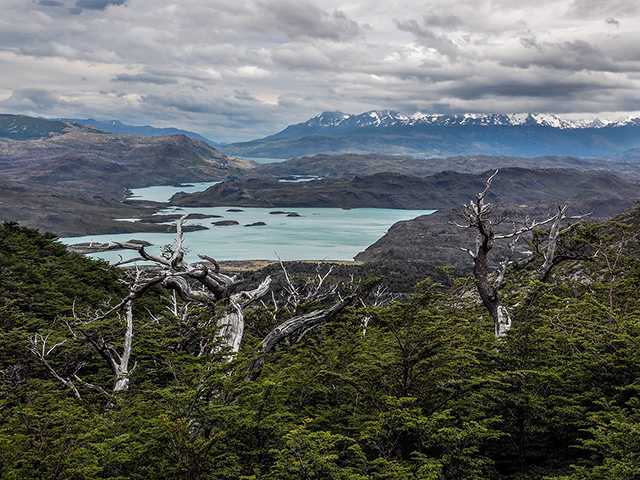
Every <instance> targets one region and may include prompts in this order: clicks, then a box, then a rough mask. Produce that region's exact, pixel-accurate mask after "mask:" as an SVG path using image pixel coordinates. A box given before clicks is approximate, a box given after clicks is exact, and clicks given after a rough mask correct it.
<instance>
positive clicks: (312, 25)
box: [257, 0, 362, 41]
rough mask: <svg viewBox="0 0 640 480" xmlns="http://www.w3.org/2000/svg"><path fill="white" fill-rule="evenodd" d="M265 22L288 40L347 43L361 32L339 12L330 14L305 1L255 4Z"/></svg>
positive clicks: (355, 23) (360, 29) (292, 0)
mask: <svg viewBox="0 0 640 480" xmlns="http://www.w3.org/2000/svg"><path fill="white" fill-rule="evenodd" d="M257 5H258V7H259V10H260V12H261V13H263V14H264V16H265V17H264V23H265V24H266V25H267V26H268V27H269V28H275V29H277V30H281V31H283V32H284V33H285V34H286V35H287V36H288V37H289V38H291V39H300V38H312V39H313V38H318V39H328V40H335V41H342V40H349V39H352V38H354V37H357V36H358V35H360V34H361V33H362V28H361V27H360V25H358V23H357V22H355V21H353V20H351V19H350V18H348V17H347V15H345V13H344V12H342V11H340V10H334V11H333V12H332V13H329V12H327V11H325V10H323V9H322V8H320V7H318V6H316V5H313V4H311V3H307V2H300V1H295V0H276V1H272V2H268V3H267V2H258V4H257Z"/></svg>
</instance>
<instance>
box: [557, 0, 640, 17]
mask: <svg viewBox="0 0 640 480" xmlns="http://www.w3.org/2000/svg"><path fill="white" fill-rule="evenodd" d="M637 12H638V3H637V2H635V1H628V0H575V1H574V2H573V3H572V5H571V7H570V9H569V13H570V15H574V16H576V17H578V18H599V17H602V16H604V15H607V16H613V15H616V16H628V15H635V14H636V13H637Z"/></svg>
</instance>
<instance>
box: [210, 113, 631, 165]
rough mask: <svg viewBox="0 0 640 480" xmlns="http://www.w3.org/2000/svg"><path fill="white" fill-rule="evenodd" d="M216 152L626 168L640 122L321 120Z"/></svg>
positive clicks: (338, 116)
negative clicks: (570, 162) (589, 161)
mask: <svg viewBox="0 0 640 480" xmlns="http://www.w3.org/2000/svg"><path fill="white" fill-rule="evenodd" d="M219 148H220V150H221V151H223V152H225V153H227V154H229V155H235V156H247V157H266V158H284V159H286V158H293V157H299V156H305V155H315V154H330V155H336V154H341V153H359V154H371V153H378V154H385V155H406V156H412V157H420V158H424V157H452V156H458V155H500V156H519V157H538V156H547V155H557V156H579V157H587V158H597V157H610V158H612V159H617V160H622V161H630V160H634V159H637V158H640V118H626V119H621V120H606V119H603V118H596V119H593V120H589V121H568V120H564V119H561V118H559V117H557V116H554V115H548V114H534V113H526V114H514V115H502V114H460V115H435V114H434V115H428V114H414V115H405V114H402V113H398V112H393V111H386V110H385V111H370V112H366V113H362V114H360V115H350V114H346V113H342V112H324V113H322V114H320V115H317V116H315V117H313V118H311V119H310V120H308V121H306V122H303V123H298V124H295V125H290V126H288V127H287V128H285V129H284V130H282V131H281V132H278V133H276V134H273V135H270V136H268V137H265V138H263V139H259V140H253V141H250V142H241V143H233V144H229V145H224V146H220V147H219Z"/></svg>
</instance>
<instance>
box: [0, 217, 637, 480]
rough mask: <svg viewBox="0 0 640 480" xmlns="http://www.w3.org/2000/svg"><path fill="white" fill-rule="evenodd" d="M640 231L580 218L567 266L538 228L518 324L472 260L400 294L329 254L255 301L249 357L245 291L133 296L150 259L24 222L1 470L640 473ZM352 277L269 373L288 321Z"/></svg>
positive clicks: (11, 258) (16, 245)
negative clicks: (234, 317) (545, 256)
mask: <svg viewBox="0 0 640 480" xmlns="http://www.w3.org/2000/svg"><path fill="white" fill-rule="evenodd" d="M625 232H626V229H625V228H624V227H623V226H622V225H619V224H618V225H609V226H607V227H605V226H602V225H597V224H593V223H584V224H582V225H580V226H578V227H575V228H573V229H570V230H565V231H564V233H563V234H562V235H561V237H560V242H559V244H558V250H557V251H558V252H559V254H562V255H565V256H567V257H570V254H571V253H574V254H576V255H574V257H575V258H580V259H574V260H568V261H566V262H564V263H561V264H559V265H558V266H555V267H554V270H553V271H552V273H551V275H549V276H548V277H547V278H546V281H545V282H541V281H538V280H535V278H536V274H535V272H536V269H537V268H538V266H539V265H540V263H541V262H542V256H541V254H540V253H539V252H541V251H542V250H541V249H540V248H538V247H540V244H541V243H540V242H542V239H544V238H545V235H542V234H541V233H538V234H536V235H534V237H533V241H532V244H531V245H532V248H533V251H534V253H533V254H532V255H531V256H530V257H529V259H528V261H527V262H525V263H520V264H517V265H515V266H514V268H511V269H510V270H509V271H508V272H507V276H506V279H505V282H504V287H503V289H502V290H501V296H502V301H503V303H504V304H505V305H509V306H510V307H511V314H512V318H513V327H512V328H511V330H510V331H509V332H508V334H507V335H506V336H504V337H502V338H500V339H496V337H495V336H494V327H493V321H492V320H491V317H490V316H489V314H488V313H487V312H486V311H485V310H484V308H483V306H482V304H481V303H480V301H479V299H478V298H477V295H476V294H475V293H474V292H475V290H474V282H473V281H472V280H470V279H462V280H452V281H451V282H450V283H447V284H446V285H435V284H432V283H430V282H429V281H428V280H425V281H424V282H422V283H421V284H419V285H417V286H416V288H415V294H414V295H413V296H411V297H410V298H407V299H404V300H401V301H400V300H396V301H395V302H394V301H392V300H393V299H392V298H389V297H387V296H385V295H384V288H383V287H384V279H382V280H381V283H379V284H378V286H374V285H373V284H374V283H375V282H371V281H365V280H364V279H361V280H359V279H357V278H354V279H353V282H356V283H358V282H360V285H359V287H358V288H355V287H354V285H353V283H352V284H340V285H337V284H336V283H335V281H334V280H332V277H331V275H328V276H327V275H325V273H319V274H318V275H317V276H316V277H315V279H314V278H307V279H304V278H293V277H292V278H289V279H288V282H285V284H284V288H282V287H283V286H282V285H281V286H280V287H281V288H280V289H279V290H278V291H279V292H281V293H282V294H277V295H275V296H274V297H273V299H272V298H271V297H270V296H265V297H264V303H259V302H258V303H254V306H253V307H252V308H251V309H248V310H247V311H246V323H245V332H244V337H243V340H242V343H241V345H240V349H239V352H238V354H237V355H231V354H230V352H229V351H228V350H225V349H224V348H222V347H220V346H219V345H218V346H217V344H216V338H217V337H216V329H217V328H219V327H216V322H215V319H216V315H217V313H220V312H222V311H224V310H225V309H226V308H227V305H223V304H222V303H218V304H212V303H207V302H199V301H198V299H197V298H195V299H191V300H189V301H188V302H183V301H182V300H180V298H179V296H178V297H176V296H175V295H172V294H171V292H170V291H168V290H165V289H164V288H162V287H161V285H162V284H161V283H157V284H156V285H150V286H149V288H146V289H145V290H144V291H140V292H139V294H138V295H135V296H133V297H132V296H131V295H129V297H127V295H128V293H129V292H131V291H132V289H131V283H132V282H135V281H136V278H138V277H137V272H136V270H135V269H130V268H129V269H126V270H121V269H117V268H107V265H106V264H105V263H103V262H96V261H92V260H89V259H87V258H84V257H82V256H80V255H77V254H71V253H68V252H67V251H66V250H65V248H64V246H63V245H61V244H60V243H58V242H57V241H56V238H55V237H54V236H53V235H48V234H45V235H43V234H40V233H38V232H37V231H35V230H31V229H27V228H23V227H20V226H19V225H18V224H15V223H5V224H4V225H2V226H1V227H0V271H1V272H2V274H1V275H0V412H2V413H1V415H0V478H8V479H9V478H10V479H32V478H33V479H36V478H38V479H40V478H56V479H84V478H104V479H106V478H110V479H116V478H117V479H123V478H128V479H136V478H138V479H166V478H176V479H177V478H184V479H376V480H377V479H398V480H400V479H402V480H405V479H472V478H473V479H477V478H483V479H484V478H486V479H492V478H495V479H498V478H503V479H537V478H550V479H557V480H560V479H565V480H566V479H600V478H615V479H633V478H637V474H638V472H640V460H639V459H640V441H639V439H640V436H639V435H638V431H639V429H640V401H639V393H640V392H639V388H638V384H639V375H640V374H639V372H640V355H639V350H638V333H639V327H640V323H639V320H638V319H639V318H640V316H639V315H640V309H639V306H638V303H637V291H638V288H639V283H640V261H639V260H638V258H637V257H636V256H633V255H627V253H626V249H625V246H626V244H627V243H628V240H629V235H630V234H629V233H625ZM178 248H179V245H178ZM174 249H175V247H174ZM166 253H167V256H166V258H167V259H171V261H173V260H175V258H176V257H175V255H174V254H175V251H172V250H171V247H168V250H167V252H166ZM209 260H212V259H209ZM209 269H210V270H209V272H210V273H211V275H214V272H215V275H222V273H223V272H220V271H219V270H218V269H214V267H213V266H210V267H209ZM203 272H205V274H206V273H207V272H208V270H206V269H205V270H203ZM138 273H139V271H138ZM192 273H193V274H194V275H195V273H194V272H192ZM215 278H218V277H215ZM253 287H255V285H254V286H253ZM354 292H356V294H357V296H358V298H356V297H354V296H353V295H354ZM347 297H349V298H353V299H354V301H353V302H351V303H350V306H348V307H346V308H344V309H343V310H341V312H340V313H339V314H337V315H335V316H333V317H331V318H330V319H327V321H324V322H322V323H319V324H317V325H316V327H315V328H312V329H309V330H307V331H304V332H299V333H297V334H296V335H290V336H289V337H288V338H287V339H285V340H284V341H283V342H282V343H280V344H279V345H278V346H277V347H276V348H274V349H273V350H271V351H270V352H269V353H268V354H267V355H266V357H265V363H264V366H263V367H262V368H261V369H260V368H259V369H257V370H255V369H254V370H253V371H252V372H251V374H249V372H248V369H249V366H250V365H253V366H255V360H256V355H258V354H259V353H260V348H261V347H260V345H262V343H261V342H263V340H264V339H265V338H266V337H268V335H271V334H273V332H274V331H275V330H277V328H279V327H276V326H280V325H286V322H287V320H288V319H291V318H296V317H297V316H301V315H302V316H306V317H305V318H309V316H312V315H313V313H314V312H317V311H319V309H320V310H322V309H326V308H327V307H328V306H330V305H335V303H336V302H339V300H340V298H343V299H344V298H347ZM127 299H129V300H130V301H131V305H132V309H131V316H130V318H129V317H128V315H127V314H128V309H127V308H126V305H127V304H128V302H124V301H123V300H127ZM273 300H276V301H277V303H278V307H277V308H276V307H275V306H274V303H273ZM118 304H122V308H118V309H115V310H113V311H110V307H109V305H111V306H115V305H118ZM129 323H130V326H131V329H132V335H130V336H128V335H127V330H128V324H129ZM274 327H276V328H275V330H274ZM128 347H131V348H130V354H131V357H130V359H129V360H130V361H129V370H128V374H127V375H126V380H127V381H126V382H124V383H120V386H119V387H118V388H114V387H116V386H117V385H116V382H115V377H114V374H113V372H114V369H113V364H114V362H115V363H117V365H123V356H124V354H125V352H127V351H128V350H127V349H128Z"/></svg>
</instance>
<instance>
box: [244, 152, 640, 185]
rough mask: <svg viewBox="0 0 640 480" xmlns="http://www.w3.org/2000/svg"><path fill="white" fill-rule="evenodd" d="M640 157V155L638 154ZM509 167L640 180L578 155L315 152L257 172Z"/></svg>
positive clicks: (636, 168) (634, 169)
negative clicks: (440, 155) (437, 155)
mask: <svg viewBox="0 0 640 480" xmlns="http://www.w3.org/2000/svg"><path fill="white" fill-rule="evenodd" d="M638 158H640V156H639V157H638ZM506 167H523V168H530V169H536V168H574V169H576V170H602V171H605V172H609V173H613V174H615V175H620V176H623V177H626V178H630V179H632V180H640V163H638V162H631V161H609V160H594V159H585V158H577V157H536V158H523V157H504V156H500V157H495V156H489V155H466V156H458V157H449V158H429V159H418V158H412V157H406V156H400V155H379V154H371V155H359V154H352V153H346V154H343V155H311V156H306V157H300V158H294V159H291V160H287V161H285V162H280V163H266V164H261V165H259V166H258V167H257V169H256V171H257V172H259V173H260V174H263V175H269V176H275V177H280V178H286V177H293V176H308V177H355V176H356V175H362V174H367V175H372V174H374V173H382V172H394V173H402V174H405V175H417V176H421V177H422V176H428V175H435V174H436V173H439V172H444V171H454V172H459V173H482V172H484V171H486V170H490V169H496V168H506Z"/></svg>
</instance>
